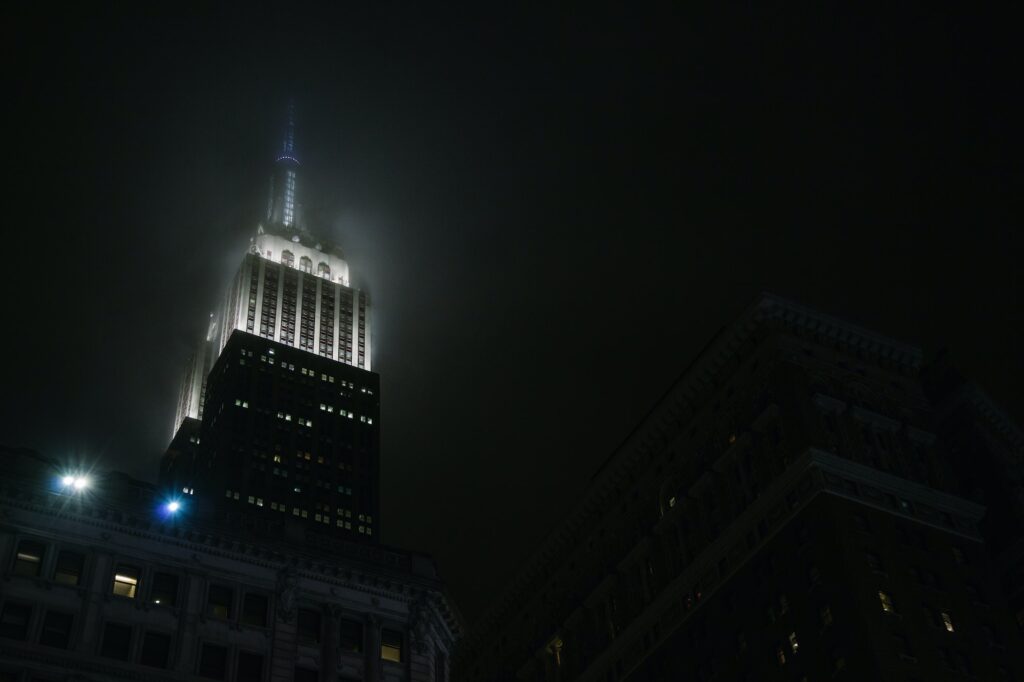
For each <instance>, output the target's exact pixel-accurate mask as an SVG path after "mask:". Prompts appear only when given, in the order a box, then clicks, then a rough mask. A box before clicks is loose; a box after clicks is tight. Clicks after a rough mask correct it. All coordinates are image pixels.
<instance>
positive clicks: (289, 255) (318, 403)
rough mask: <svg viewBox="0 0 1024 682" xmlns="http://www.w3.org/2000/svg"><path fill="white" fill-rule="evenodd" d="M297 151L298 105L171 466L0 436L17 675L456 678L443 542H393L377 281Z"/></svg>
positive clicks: (204, 354) (0, 661)
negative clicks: (47, 451) (106, 461)
mask: <svg viewBox="0 0 1024 682" xmlns="http://www.w3.org/2000/svg"><path fill="white" fill-rule="evenodd" d="M298 169H299V162H298V160H297V156H296V153H295V133H294V114H293V111H292V110H291V109H290V110H289V117H288V124H287V126H286V133H285V137H284V142H283V145H282V150H281V153H280V154H279V155H278V157H277V158H276V161H275V163H274V170H273V174H272V184H271V192H270V199H269V202H268V212H267V221H266V222H265V224H263V225H260V226H259V227H258V228H257V230H256V234H255V235H254V236H253V239H252V241H251V246H250V249H249V252H248V253H246V254H244V256H243V258H242V264H241V267H240V269H239V271H238V273H237V274H236V276H235V278H234V279H233V281H232V284H231V286H230V288H229V291H228V292H227V294H226V295H225V297H224V300H223V303H222V304H221V306H220V307H219V308H218V310H217V312H216V313H215V314H213V315H212V316H211V321H210V326H209V330H208V333H207V334H206V336H205V338H204V339H203V341H202V343H201V344H200V346H199V349H198V350H197V352H196V353H195V355H194V357H193V358H192V360H191V362H190V364H189V367H188V371H187V376H186V379H185V381H184V382H183V387H182V392H181V398H180V400H179V408H178V414H177V417H176V419H175V428H174V435H173V438H172V441H171V444H170V447H169V448H168V450H167V453H166V454H165V456H164V457H163V458H162V459H161V462H160V472H159V481H160V482H159V485H156V486H154V485H151V484H148V483H144V482H140V481H137V480H134V479H132V478H130V477H128V476H125V475H123V474H118V473H116V472H109V471H104V470H101V469H97V468H94V467H93V466H92V465H87V464H83V463H74V462H61V461H57V460H53V459H50V458H47V457H44V456H42V455H40V454H38V453H35V452H32V451H29V450H19V449H10V448H3V449H2V451H0V457H2V458H3V461H4V466H5V472H4V476H3V477H0V682H9V681H16V682H38V681H40V680H46V681H47V682H53V681H55V680H75V681H76V682H85V681H93V682H100V681H103V682H107V681H113V680H153V681H157V682H162V681H167V682H171V681H174V682H183V681H191V680H225V681H227V680H231V681H237V682H293V681H294V682H314V681H321V682H356V681H368V682H444V681H445V680H447V679H448V667H449V663H448V662H449V660H450V655H451V652H452V649H453V646H454V643H455V641H456V639H457V638H458V637H459V634H460V623H459V618H458V616H457V613H456V612H455V609H454V606H453V605H452V603H451V601H450V599H449V598H448V596H447V594H446V592H445V589H444V586H443V584H442V583H441V581H440V579H439V578H438V575H437V571H436V568H435V565H434V562H433V560H432V559H431V558H430V557H429V556H427V555H425V554H422V553H417V552H409V551H404V550H400V549H396V548H390V547H384V546H382V545H381V544H380V540H379V538H380V525H379V523H380V522H379V476H378V471H379V428H380V419H379V404H380V403H379V401H380V380H379V377H378V375H377V374H375V373H373V372H371V371H370V366H371V344H370V339H371V337H370V324H369V306H368V301H367V297H366V295H365V294H363V293H362V292H359V291H358V290H356V289H353V288H352V287H351V286H350V280H349V270H348V265H347V263H346V262H345V260H344V258H343V256H342V254H341V252H340V250H338V249H337V248H336V247H333V246H331V245H330V244H328V243H327V242H326V241H324V240H322V239H320V238H317V237H315V236H314V235H313V234H312V233H311V232H310V231H308V230H307V229H306V226H305V223H304V222H303V220H302V212H301V205H300V204H299V201H298V199H299V197H300V196H301V195H300V190H301V184H300V182H299V175H298Z"/></svg>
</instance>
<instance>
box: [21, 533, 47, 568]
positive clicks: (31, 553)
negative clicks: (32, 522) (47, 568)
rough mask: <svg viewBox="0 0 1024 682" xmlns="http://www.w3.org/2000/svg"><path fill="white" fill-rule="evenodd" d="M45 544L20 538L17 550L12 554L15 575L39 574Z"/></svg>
mask: <svg viewBox="0 0 1024 682" xmlns="http://www.w3.org/2000/svg"><path fill="white" fill-rule="evenodd" d="M45 551H46V546H45V545H43V544H42V543H40V542H34V541H32V540H22V541H21V542H19V543H18V551H17V553H16V554H15V556H14V574H15V575H33V576H35V575H39V571H40V569H41V568H42V567H43V553H44V552H45Z"/></svg>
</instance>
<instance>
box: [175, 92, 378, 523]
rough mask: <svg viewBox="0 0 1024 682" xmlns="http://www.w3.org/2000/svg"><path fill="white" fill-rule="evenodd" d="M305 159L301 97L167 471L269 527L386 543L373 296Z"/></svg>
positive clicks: (190, 380) (208, 499)
mask: <svg viewBox="0 0 1024 682" xmlns="http://www.w3.org/2000/svg"><path fill="white" fill-rule="evenodd" d="M300 171H301V163H300V161H299V155H298V153H297V147H296V143H295V117H294V109H293V108H292V107H289V110H288V119H287V123H286V126H285V133H284V136H283V140H282V143H281V147H280V150H279V152H278V154H277V155H276V157H275V160H274V163H273V167H272V172H271V181H270V192H269V199H268V202H267V213H266V220H265V222H264V223H263V224H260V225H259V226H257V228H256V230H255V234H254V236H253V237H252V239H251V240H250V245H249V249H248V253H246V254H245V255H244V257H243V258H242V262H241V267H240V268H239V269H238V272H237V273H236V275H235V276H234V278H233V279H232V281H231V284H230V286H229V288H228V291H227V293H226V295H225V296H224V298H223V301H222V303H221V304H220V306H219V307H218V309H217V311H216V312H215V313H214V314H213V315H212V316H211V318H210V324H209V328H208V330H207V333H206V335H205V338H204V339H203V340H202V342H201V343H200V345H199V348H198V349H197V351H196V352H195V354H194V355H193V357H192V359H191V360H190V362H189V365H188V368H187V370H186V373H185V379H184V381H183V384H182V389H181V394H180V397H179V401H178V409H177V414H176V417H175V422H174V434H173V438H172V441H171V445H170V447H169V448H168V452H167V454H166V455H165V456H164V458H163V460H162V462H161V472H160V476H161V480H162V481H163V482H164V483H168V484H173V485H175V486H177V487H178V488H179V489H181V490H183V491H185V492H187V493H191V494H192V495H194V496H196V497H197V498H199V499H201V500H202V501H203V503H204V504H208V505H213V506H214V507H216V508H219V509H220V510H221V511H223V512H224V513H226V514H229V515H241V516H242V517H245V518H247V519H257V520H259V522H261V523H269V524H271V528H273V527H274V526H277V525H281V526H283V525H288V526H289V527H294V526H295V525H296V522H299V525H301V526H303V527H305V528H306V529H308V530H315V531H321V532H327V531H328V530H329V531H330V532H331V533H332V534H339V533H340V534H341V535H342V536H344V537H346V538H347V539H351V540H356V541H364V542H367V541H368V542H374V541H375V540H376V537H377V535H378V533H379V519H378V511H379V506H380V505H379V486H378V479H379V393H380V379H379V376H378V375H377V374H375V373H373V372H371V371H370V368H371V335H370V322H369V317H370V306H369V300H368V297H367V295H366V294H365V293H364V292H361V291H359V290H358V289H354V288H353V287H352V286H351V279H350V272H349V266H348V263H347V262H346V261H345V258H344V255H343V254H342V252H341V250H340V249H339V248H338V247H337V246H335V245H333V244H331V243H330V242H329V241H327V240H326V239H323V238H322V237H321V236H317V235H315V234H314V233H313V232H311V231H310V230H309V229H308V228H307V225H306V224H305V221H304V219H303V215H302V205H301V202H300V199H301V196H302V195H301V192H302V183H301V174H300ZM197 501H198V500H197ZM286 521H287V524H286V523H285V522H286Z"/></svg>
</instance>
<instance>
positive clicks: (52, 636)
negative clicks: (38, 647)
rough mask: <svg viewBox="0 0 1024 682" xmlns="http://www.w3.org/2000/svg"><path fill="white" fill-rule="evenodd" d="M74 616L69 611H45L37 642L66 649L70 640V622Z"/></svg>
mask: <svg viewBox="0 0 1024 682" xmlns="http://www.w3.org/2000/svg"><path fill="white" fill-rule="evenodd" d="M72 622H74V616H72V615H71V614H70V613H58V612H56V611H47V612H46V618H44V619H43V631H42V632H40V633H39V643H40V644H43V645H45V646H52V647H57V648H58V649H67V648H68V644H69V643H70V641H71V623H72Z"/></svg>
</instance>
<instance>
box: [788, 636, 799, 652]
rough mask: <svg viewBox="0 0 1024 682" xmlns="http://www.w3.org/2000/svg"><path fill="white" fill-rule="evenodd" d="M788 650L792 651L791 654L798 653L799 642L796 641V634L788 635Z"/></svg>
mask: <svg viewBox="0 0 1024 682" xmlns="http://www.w3.org/2000/svg"><path fill="white" fill-rule="evenodd" d="M789 648H790V649H792V650H793V653H794V654H795V653H796V652H798V651H800V642H798V641H797V639H796V633H795V632H791V633H789Z"/></svg>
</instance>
